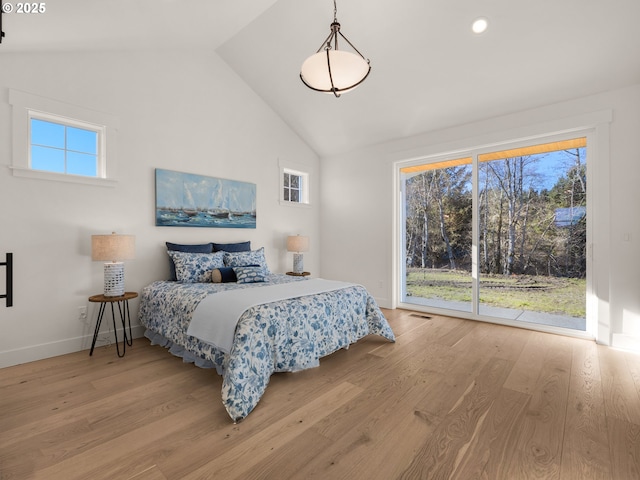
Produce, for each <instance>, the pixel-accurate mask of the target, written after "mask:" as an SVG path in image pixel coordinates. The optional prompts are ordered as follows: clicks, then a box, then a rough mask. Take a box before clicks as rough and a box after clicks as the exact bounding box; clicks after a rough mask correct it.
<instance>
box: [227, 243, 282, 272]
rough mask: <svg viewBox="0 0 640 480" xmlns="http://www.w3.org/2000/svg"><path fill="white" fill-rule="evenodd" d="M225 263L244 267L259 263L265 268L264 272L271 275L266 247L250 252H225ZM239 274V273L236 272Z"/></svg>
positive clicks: (229, 265) (230, 265) (228, 265)
mask: <svg viewBox="0 0 640 480" xmlns="http://www.w3.org/2000/svg"><path fill="white" fill-rule="evenodd" d="M224 264H225V266H227V267H244V266H247V265H259V266H261V267H262V268H263V269H264V274H265V275H269V274H270V273H271V272H270V271H269V267H268V266H267V260H266V259H265V258H264V247H260V248H259V249H258V250H252V251H250V252H224ZM236 275H237V273H236Z"/></svg>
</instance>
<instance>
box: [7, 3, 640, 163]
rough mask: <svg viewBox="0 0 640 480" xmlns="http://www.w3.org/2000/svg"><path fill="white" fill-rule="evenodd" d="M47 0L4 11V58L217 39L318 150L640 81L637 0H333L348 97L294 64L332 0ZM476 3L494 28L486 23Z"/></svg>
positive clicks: (317, 38) (320, 34) (315, 43)
mask: <svg viewBox="0 0 640 480" xmlns="http://www.w3.org/2000/svg"><path fill="white" fill-rule="evenodd" d="M3 3H6V2H3ZM14 4H15V2H14ZM46 9H47V11H46V12H45V13H44V14H31V15H25V14H23V15H18V14H16V13H11V14H7V15H4V16H3V30H4V31H5V32H6V37H5V38H4V39H3V42H2V44H1V45H0V67H1V55H2V53H3V52H20V51H45V52H46V51H76V50H83V51H86V50H114V49H115V50H122V49H149V48H169V47H170V48H211V49H212V51H213V50H214V51H216V52H217V53H218V54H219V55H220V56H221V57H222V58H223V59H224V60H225V61H226V62H227V63H228V64H229V66H230V67H231V68H232V69H233V70H235V71H236V72H237V74H238V75H239V76H240V77H241V78H242V79H243V80H244V81H245V82H246V83H247V84H248V85H249V86H250V87H251V88H252V89H253V90H254V91H255V92H256V93H257V94H258V95H259V96H260V97H261V98H262V99H263V100H264V101H265V102H266V103H267V104H269V105H270V107H271V108H272V109H273V110H274V111H276V112H277V113H278V114H279V115H280V116H281V117H282V118H283V119H284V121H285V122H286V123H287V124H288V125H289V126H290V127H291V128H292V129H293V130H294V131H296V132H297V133H298V134H299V135H300V137H301V138H303V139H304V140H305V141H306V142H307V143H308V144H309V145H310V146H311V147H312V148H313V149H314V150H315V151H316V152H317V153H318V154H319V155H321V156H326V155H332V154H336V153H341V152H347V151H350V150H353V149H357V148H361V147H364V146H368V145H372V144H376V143H379V142H384V141H389V140H393V139H397V138H402V137H406V136H411V135H415V134H418V133H422V132H427V131H433V130H438V129H441V128H445V127H449V126H453V125H460V124H465V123H469V122H473V121H477V120H481V119H485V118H490V117H494V116H498V115H504V114H508V113H512V112H516V111H520V110H525V109H528V108H534V107H538V106H541V105H547V104H551V103H555V102H559V101H563V100H568V99H571V98H576V97H580V96H584V95H589V94H592V93H597V92H601V91H605V90H610V89H614V88H619V87H623V86H627V85H631V84H637V83H640V28H638V25H637V22H638V20H639V19H640V1H638V0H607V1H603V0H535V1H533V0H530V1H524V0H456V1H443V0H439V1H435V0H397V1H395V2H382V1H378V0H337V18H338V21H339V22H340V23H341V25H342V32H343V33H344V34H345V35H346V36H347V38H349V40H351V42H353V43H354V44H355V46H356V47H357V48H358V49H359V50H360V51H361V52H362V53H363V54H364V55H365V56H366V57H368V58H369V59H370V60H371V65H372V71H371V74H370V76H369V78H367V80H365V82H364V83H363V84H362V85H361V86H360V87H358V88H357V89H355V90H354V91H352V92H349V93H346V94H344V95H342V97H340V98H334V97H333V96H332V95H327V94H321V93H316V92H313V91H312V90H309V89H308V88H306V87H305V86H304V85H303V84H302V82H301V81H300V78H299V76H298V74H299V69H300V65H301V64H302V62H303V61H304V59H305V58H306V57H307V56H309V55H311V54H312V53H314V52H315V51H316V50H317V49H318V47H319V46H320V44H321V43H322V41H323V40H324V38H325V37H326V36H327V35H328V33H329V24H330V23H331V21H332V20H333V2H331V1H330V0H277V1H276V0H251V1H249V0H243V1H238V0H56V1H49V2H46ZM480 16H483V17H486V18H488V20H489V29H488V30H487V31H486V32H485V33H483V34H480V35H477V34H474V33H472V32H471V23H472V21H473V20H474V19H475V18H477V17H480Z"/></svg>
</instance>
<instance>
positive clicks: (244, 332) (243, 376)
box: [139, 274, 395, 421]
mask: <svg viewBox="0 0 640 480" xmlns="http://www.w3.org/2000/svg"><path fill="white" fill-rule="evenodd" d="M298 281H307V280H305V279H302V278H300V277H289V276H286V275H277V274H271V275H268V276H267V277H266V282H259V283H247V284H243V283H235V282H232V283H179V282H172V281H158V282H154V283H152V284H151V285H149V286H147V287H145V288H144V289H143V291H142V295H141V302H140V314H139V317H140V322H141V324H142V325H144V326H145V327H146V328H147V332H146V336H147V337H148V338H150V339H151V340H152V341H153V342H155V343H160V344H162V345H164V346H166V347H169V348H171V351H172V352H173V353H176V354H178V355H180V356H182V357H183V358H185V360H189V361H194V362H195V363H196V364H197V365H199V366H203V367H215V368H216V369H217V371H218V373H220V374H221V375H222V376H223V383H222V402H223V405H224V406H225V408H226V410H227V412H228V413H229V415H230V416H231V418H232V419H233V420H234V421H239V420H242V419H243V418H245V417H246V416H247V415H248V414H249V413H250V412H251V411H252V410H253V409H254V407H255V406H256V405H257V403H258V402H259V400H260V398H261V397H262V395H263V394H264V391H265V389H266V387H267V385H268V383H269V378H270V376H271V374H273V373H274V372H294V371H298V370H303V369H307V368H312V367H316V366H318V364H319V359H320V358H321V357H324V356H326V355H329V354H330V353H333V352H335V351H336V350H339V349H340V348H348V347H349V345H350V344H351V343H354V342H356V341H357V340H359V339H361V338H362V337H364V336H366V335H369V334H376V335H380V336H382V337H384V338H386V339H388V340H389V341H392V342H393V341H395V337H394V334H393V332H392V330H391V327H389V324H388V323H387V321H386V319H385V318H384V315H383V314H382V312H381V311H380V309H379V308H378V306H377V304H376V302H375V300H374V299H373V297H372V296H371V295H370V294H369V293H368V292H367V290H366V289H365V288H364V287H362V286H359V285H353V284H350V285H349V286H346V287H345V288H341V289H339V290H332V291H327V292H324V293H318V294H315V295H305V296H301V297H297V298H290V299H281V300H277V301H273V302H269V303H262V304H259V305H255V306H252V307H250V308H248V309H247V310H246V311H244V313H242V315H241V316H240V318H239V319H238V323H237V326H236V330H235V334H234V338H233V344H232V347H231V349H230V351H229V353H228V354H227V353H224V352H222V351H221V350H220V349H218V348H216V347H215V346H214V345H212V344H210V343H207V342H204V341H202V340H199V339H198V338H196V337H193V336H190V335H188V334H187V330H188V328H189V325H190V323H191V319H192V316H193V314H194V311H195V310H196V309H197V307H198V305H199V304H200V302H202V300H203V299H205V298H206V297H207V296H208V295H211V294H215V293H216V292H220V291H224V290H231V289H246V288H261V287H262V286H265V285H278V284H284V283H287V282H298ZM211 321H214V322H215V321H216V318H215V317H214V316H212V318H211Z"/></svg>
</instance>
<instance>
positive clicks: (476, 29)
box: [471, 17, 489, 33]
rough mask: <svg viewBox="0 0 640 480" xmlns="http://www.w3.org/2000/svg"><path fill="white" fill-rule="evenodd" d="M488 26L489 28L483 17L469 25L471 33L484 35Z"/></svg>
mask: <svg viewBox="0 0 640 480" xmlns="http://www.w3.org/2000/svg"><path fill="white" fill-rule="evenodd" d="M488 26H489V22H488V21H487V19H486V18H484V17H480V18H476V19H475V20H474V21H473V24H472V25H471V30H473V33H484V31H485V30H486V29H487V27H488Z"/></svg>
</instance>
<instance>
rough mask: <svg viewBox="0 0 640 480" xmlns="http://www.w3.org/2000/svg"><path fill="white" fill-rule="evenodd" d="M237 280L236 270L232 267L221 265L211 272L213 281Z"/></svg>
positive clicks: (227, 281) (226, 281)
mask: <svg viewBox="0 0 640 480" xmlns="http://www.w3.org/2000/svg"><path fill="white" fill-rule="evenodd" d="M237 280H238V279H237V278H236V272H234V271H233V268H231V267H220V268H216V269H215V270H213V271H212V272H211V281H212V282H213V283H229V282H236V281H237Z"/></svg>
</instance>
